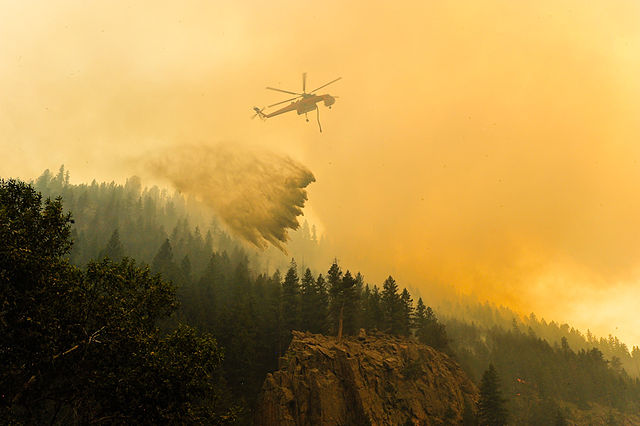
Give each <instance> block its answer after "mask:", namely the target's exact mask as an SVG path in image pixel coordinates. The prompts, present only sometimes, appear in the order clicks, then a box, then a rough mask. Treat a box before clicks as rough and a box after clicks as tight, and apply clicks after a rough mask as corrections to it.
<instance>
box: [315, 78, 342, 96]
mask: <svg viewBox="0 0 640 426" xmlns="http://www.w3.org/2000/svg"><path fill="white" fill-rule="evenodd" d="M341 78H342V77H338V78H336V79H335V80H332V81H330V82H328V83H327V84H323V85H322V86H320V87H318V88H317V89H313V90H312V91H311V93H315V92H317V91H318V90H320V89H322V88H323V87H327V86H328V85H330V84H332V83H335V82H336V81H338V80H340V79H341Z"/></svg>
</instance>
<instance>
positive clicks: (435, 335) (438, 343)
mask: <svg viewBox="0 0 640 426" xmlns="http://www.w3.org/2000/svg"><path fill="white" fill-rule="evenodd" d="M421 321H422V323H421V324H420V325H419V326H418V328H417V330H416V336H417V337H418V340H420V341H421V342H422V343H424V344H426V345H429V346H431V347H433V348H436V349H438V350H440V351H444V352H449V351H450V348H449V338H448V337H447V331H446V327H445V325H444V324H442V323H441V322H439V321H438V318H436V314H435V313H434V312H433V310H432V309H431V307H430V306H429V307H427V309H426V311H425V316H424V319H423V320H421Z"/></svg>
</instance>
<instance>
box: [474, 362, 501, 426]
mask: <svg viewBox="0 0 640 426" xmlns="http://www.w3.org/2000/svg"><path fill="white" fill-rule="evenodd" d="M505 402H506V401H505V400H504V399H503V398H502V394H501V392H500V379H499V378H498V373H497V372H496V369H495V367H494V366H493V364H489V369H488V370H486V371H485V372H484V374H483V375H482V381H481V382H480V399H479V401H478V420H479V424H480V426H502V425H506V424H507V409H506V407H505Z"/></svg>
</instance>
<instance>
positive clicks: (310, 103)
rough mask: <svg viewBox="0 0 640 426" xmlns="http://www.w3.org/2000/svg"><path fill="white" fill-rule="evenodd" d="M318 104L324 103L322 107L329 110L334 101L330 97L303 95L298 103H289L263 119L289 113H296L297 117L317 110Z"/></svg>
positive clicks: (265, 115)
mask: <svg viewBox="0 0 640 426" xmlns="http://www.w3.org/2000/svg"><path fill="white" fill-rule="evenodd" d="M318 102H324V105H325V106H327V107H329V108H331V105H333V104H334V103H335V102H336V99H335V98H334V97H333V96H331V95H313V94H311V95H304V96H303V97H302V99H300V100H299V101H295V102H291V103H290V104H289V105H287V106H286V107H283V108H280V109H279V110H276V111H273V112H271V113H269V114H264V118H270V117H275V116H276V115H280V114H284V113H285V112H289V111H296V112H297V113H298V115H302V114H306V113H308V112H310V111H313V110H315V109H317V108H318V105H317V104H318Z"/></svg>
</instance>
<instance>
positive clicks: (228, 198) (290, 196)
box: [142, 144, 315, 252]
mask: <svg viewBox="0 0 640 426" xmlns="http://www.w3.org/2000/svg"><path fill="white" fill-rule="evenodd" d="M142 161H144V160H142ZM148 167H149V170H150V171H151V173H152V174H153V175H154V176H155V177H159V178H163V179H166V180H168V181H169V182H171V184H172V185H173V186H174V187H175V188H177V189H178V190H179V191H181V192H183V193H186V194H189V195H192V196H195V197H197V198H199V199H201V200H202V201H203V202H204V203H205V204H206V205H208V206H209V207H210V208H211V209H212V210H213V211H214V212H215V213H216V215H217V217H219V218H220V219H221V220H222V221H223V222H224V224H225V225H227V227H228V228H229V229H230V230H231V232H232V233H233V234H234V235H236V236H239V237H241V238H243V239H244V240H246V241H248V242H250V243H252V244H254V245H255V246H257V247H260V248H266V247H267V245H268V243H271V244H273V245H274V246H275V247H277V248H279V249H280V250H282V251H285V252H286V250H285V243H286V242H287V239H288V238H287V230H289V229H293V230H295V229H297V228H298V227H299V223H298V216H301V215H302V208H303V207H304V203H305V201H306V200H307V192H306V191H305V188H306V187H307V185H309V184H310V183H311V182H313V181H314V180H315V179H314V177H313V174H312V173H311V172H310V171H309V170H307V168H305V167H304V166H303V165H301V164H299V163H297V162H295V161H293V160H292V159H290V158H289V157H286V156H282V155H278V154H275V153H272V152H267V151H264V150H261V149H248V148H246V147H241V146H238V145H237V144H218V145H215V146H183V147H174V148H172V149H170V150H166V151H164V152H160V153H157V154H152V155H151V156H150V160H148Z"/></svg>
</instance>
